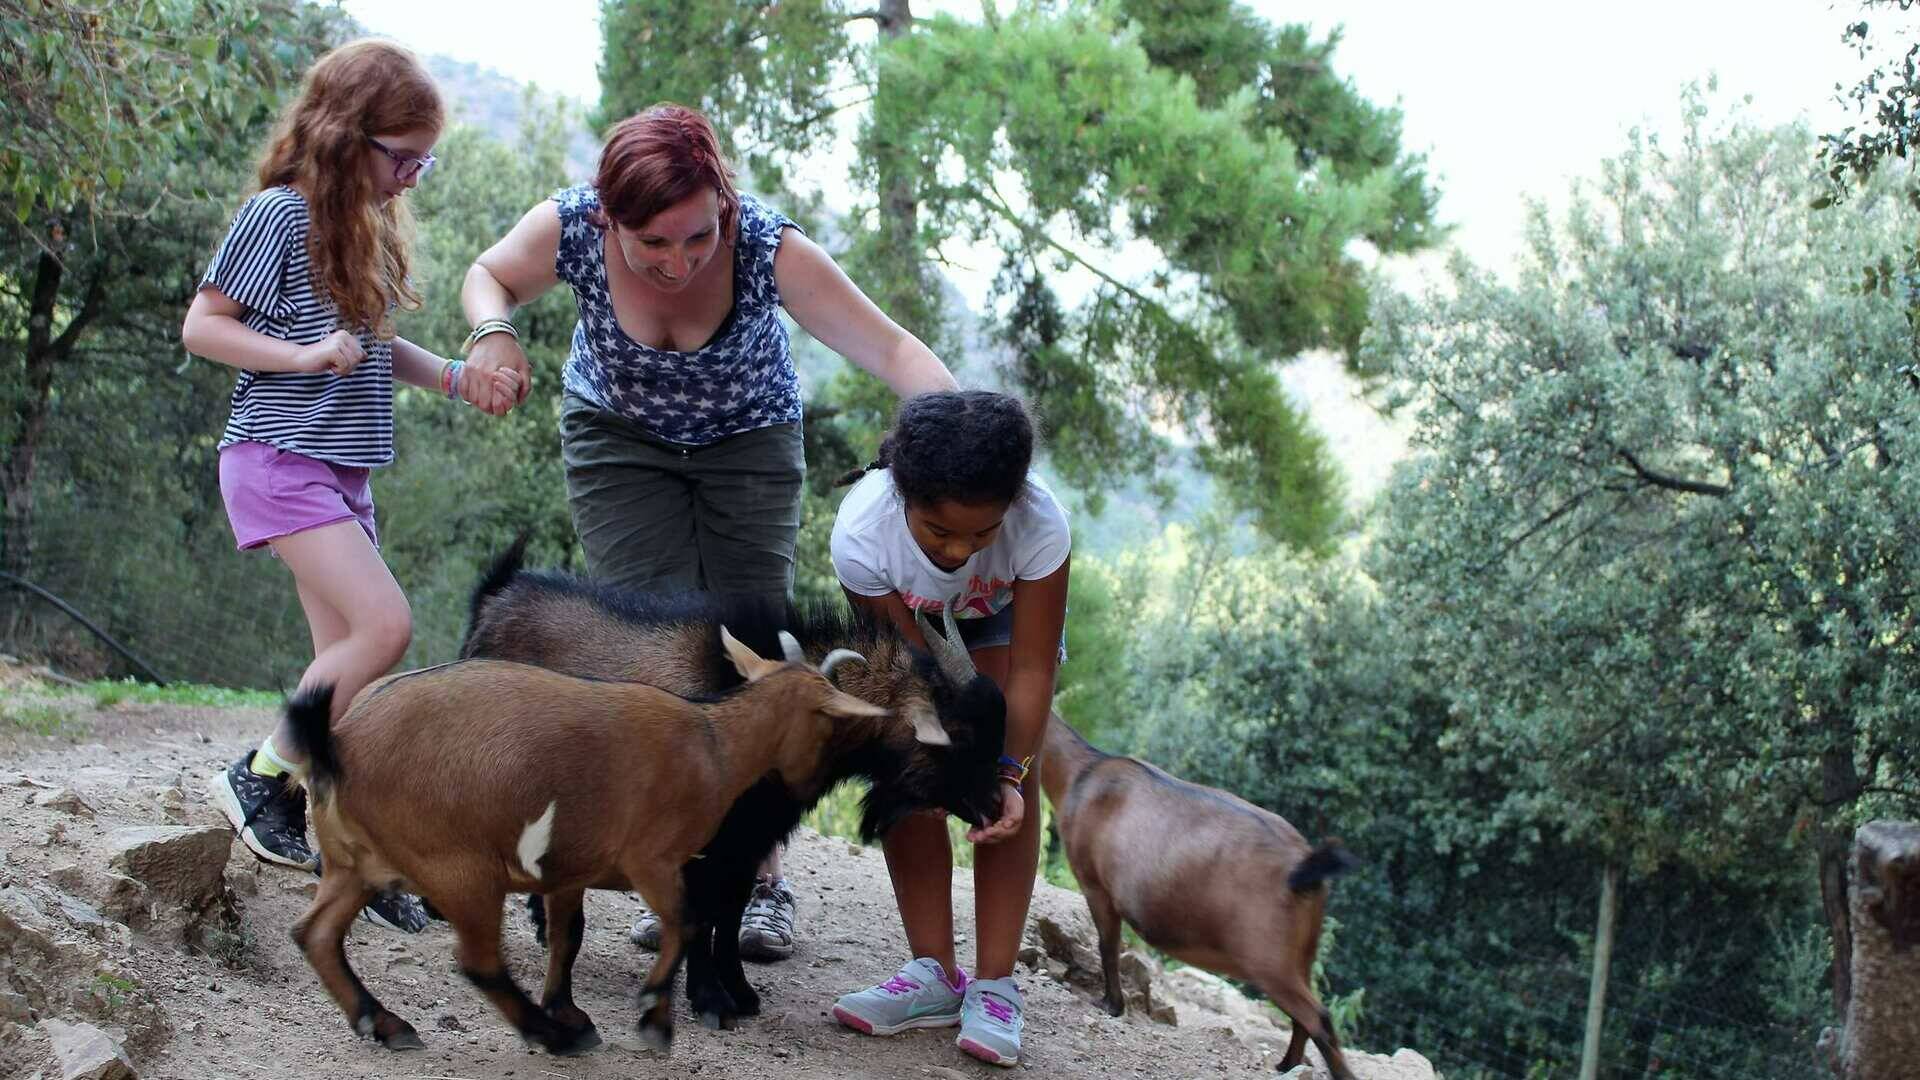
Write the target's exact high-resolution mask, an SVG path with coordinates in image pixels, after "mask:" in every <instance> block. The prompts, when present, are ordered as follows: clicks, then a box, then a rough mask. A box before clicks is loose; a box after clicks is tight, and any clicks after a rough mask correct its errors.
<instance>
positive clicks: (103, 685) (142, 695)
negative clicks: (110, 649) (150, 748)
mask: <svg viewBox="0 0 1920 1080" xmlns="http://www.w3.org/2000/svg"><path fill="white" fill-rule="evenodd" d="M75 692H76V693H79V694H83V695H85V696H87V697H90V698H92V699H93V707H94V708H96V709H111V708H113V707H114V706H116V705H123V704H134V705H196V706H201V707H204V708H214V709H236V708H253V709H277V708H279V707H280V704H281V698H280V695H278V694H270V693H266V692H264V691H261V690H232V689H228V688H227V687H224V686H208V685H206V684H204V683H169V684H167V685H166V686H155V685H153V684H152V683H146V682H137V681H135V680H133V679H96V680H94V681H92V682H89V683H85V684H83V685H81V686H80V687H79V688H78V689H77V690H76V691H75Z"/></svg>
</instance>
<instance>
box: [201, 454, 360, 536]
mask: <svg viewBox="0 0 1920 1080" xmlns="http://www.w3.org/2000/svg"><path fill="white" fill-rule="evenodd" d="M372 472H373V471H372V470H371V469H365V468H359V467H356V466H351V465H335V464H334V463H332V462H330V461H321V460H319V459H317V458H310V457H308V456H306V455H305V454H296V453H294V452H293V451H291V450H282V449H280V448H279V447H276V446H269V445H267V444H266V443H263V442H238V443H234V444H233V445H232V446H229V447H227V448H226V449H225V450H222V451H220V495H221V497H222V498H224V499H225V500H226V503H227V521H228V522H229V523H231V524H232V525H233V539H234V542H235V543H237V544H238V545H239V546H240V550H241V551H248V550H251V549H253V548H257V547H259V546H261V545H262V544H265V543H266V542H268V541H269V540H277V539H279V538H280V537H282V536H291V535H292V534H294V533H297V532H304V531H306V530H308V529H317V528H319V527H320V526H322V525H331V524H333V523H334V522H336V521H358V522H359V523H360V527H361V528H362V529H365V530H366V531H367V539H368V540H370V541H372V542H373V546H374V547H376V548H377V547H379V546H380V537H379V535H378V534H377V533H376V532H375V531H374V527H373V484H372V483H371V482H370V478H371V476H372Z"/></svg>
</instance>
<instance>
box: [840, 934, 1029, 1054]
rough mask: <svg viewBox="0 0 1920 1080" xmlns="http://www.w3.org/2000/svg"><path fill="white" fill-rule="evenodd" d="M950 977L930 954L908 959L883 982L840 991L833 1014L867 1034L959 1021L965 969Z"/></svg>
mask: <svg viewBox="0 0 1920 1080" xmlns="http://www.w3.org/2000/svg"><path fill="white" fill-rule="evenodd" d="M954 978H955V979H957V980H958V982H957V983H955V982H949V981H948V980H947V972H946V969H945V968H943V967H941V966H940V961H938V960H935V959H933V958H932V957H930V956H922V957H919V958H918V959H914V960H909V961H908V962H907V966H905V967H903V968H901V969H900V970H899V971H898V972H897V973H895V974H894V976H893V978H891V979H888V980H887V981H886V982H883V983H881V984H880V985H878V986H870V987H868V988H867V989H865V990H860V991H857V992H855V993H851V994H846V995H843V996H842V997H841V998H840V1000H839V1001H836V1002H834V1005H833V1018H834V1019H836V1020H838V1021H840V1022H841V1023H842V1024H845V1025H846V1026H848V1027H850V1028H852V1029H853V1030H855V1031H864V1032H866V1033H867V1034H868V1035H897V1034H899V1033H900V1032H902V1031H907V1030H909V1029H911V1028H934V1027H952V1026H953V1025H955V1024H957V1023H959V1022H960V1001H961V995H962V993H963V992H964V991H965V990H966V989H967V973H966V972H964V971H961V970H959V969H958V968H956V969H955V970H954ZM1009 985H1011V984H1009ZM1016 1038H1017V1037H1016ZM1016 1052H1017V1043H1016Z"/></svg>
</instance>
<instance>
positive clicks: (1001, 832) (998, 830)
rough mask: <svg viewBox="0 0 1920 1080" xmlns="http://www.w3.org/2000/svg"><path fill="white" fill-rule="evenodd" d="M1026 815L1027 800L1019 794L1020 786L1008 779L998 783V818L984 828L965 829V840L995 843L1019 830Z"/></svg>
mask: <svg viewBox="0 0 1920 1080" xmlns="http://www.w3.org/2000/svg"><path fill="white" fill-rule="evenodd" d="M1026 817H1027V801H1026V799H1024V798H1023V797H1021V795H1020V786H1019V785H1018V784H1015V783H1014V782H1013V781H1011V780H1008V781H1006V782H1004V783H1002V784H1001V785H1000V820H998V821H995V822H992V823H990V824H988V825H987V826H986V827H985V828H980V829H969V830H967V842H968V843H973V844H997V843H999V842H1000V841H1002V840H1006V839H1009V838H1011V837H1012V836H1013V835H1014V834H1015V833H1017V832H1019V831H1020V823H1021V822H1023V821H1025V820H1026Z"/></svg>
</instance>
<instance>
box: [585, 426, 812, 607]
mask: <svg viewBox="0 0 1920 1080" xmlns="http://www.w3.org/2000/svg"><path fill="white" fill-rule="evenodd" d="M560 448H561V455H562V458H563V459H564V460H565V462H566V469H567V508H568V510H569V511H570V512H571V513H572V515H573V529H574V532H575V533H577V534H579V537H580V543H581V545H582V546H583V547H584V548H585V549H586V555H587V572H588V573H589V574H591V575H592V576H593V577H594V578H595V579H596V580H599V581H603V582H606V583H607V584H610V585H617V586H621V587H623V588H631V589H644V590H647V591H650V592H677V591H681V590H686V589H705V590H708V591H711V592H724V593H756V594H760V595H765V596H772V597H780V598H784V597H786V596H787V595H788V594H789V593H791V592H792V591H793V550H794V540H795V537H796V536H797V535H798V534H799V531H800V484H801V481H803V480H804V479H805V478H806V472H807V464H806V457H805V455H804V454H803V453H802V450H801V442H800V425H799V424H776V425H774V426H772V427H765V428H760V429H758V430H755V431H747V432H742V433H741V434H739V435H734V436H732V437H730V438H726V439H722V440H720V441H719V442H717V443H712V444H709V445H707V446H679V445H677V444H674V443H667V442H662V441H660V440H659V439H657V438H654V437H653V436H652V435H651V434H649V433H648V432H646V431H645V430H644V429H642V428H640V427H639V426H638V425H636V424H634V423H632V422H630V421H628V420H626V419H624V418H622V417H619V416H615V415H613V414H611V413H608V412H606V411H604V410H602V409H600V408H599V407H597V406H595V405H593V404H591V403H590V402H588V401H586V400H585V399H583V398H580V397H578V396H576V395H573V394H568V395H567V396H566V398H565V400H564V401H562V403H561V410H560Z"/></svg>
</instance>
